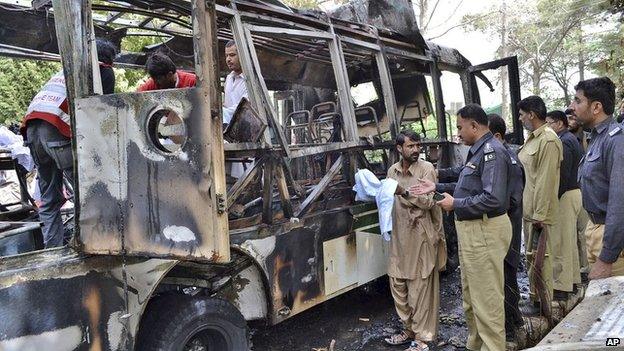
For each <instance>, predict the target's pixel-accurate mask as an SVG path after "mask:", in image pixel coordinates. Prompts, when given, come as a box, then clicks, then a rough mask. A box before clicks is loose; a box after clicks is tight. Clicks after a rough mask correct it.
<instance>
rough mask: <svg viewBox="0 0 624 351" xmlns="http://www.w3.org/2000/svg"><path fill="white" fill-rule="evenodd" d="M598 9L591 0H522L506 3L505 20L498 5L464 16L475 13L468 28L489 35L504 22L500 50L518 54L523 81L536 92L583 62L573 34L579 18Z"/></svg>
mask: <svg viewBox="0 0 624 351" xmlns="http://www.w3.org/2000/svg"><path fill="white" fill-rule="evenodd" d="M599 11H600V9H598V8H597V7H596V4H595V3H594V2H593V1H591V0H536V1H531V2H529V1H526V0H524V1H517V2H515V3H513V4H509V5H508V6H506V7H505V11H504V16H505V17H506V20H505V21H500V20H499V18H501V17H502V16H503V11H502V8H501V7H495V8H493V9H491V10H490V11H489V15H486V16H484V17H482V18H478V16H479V15H473V16H467V17H468V19H467V20H470V19H471V18H474V17H477V18H478V19H477V20H475V21H474V22H472V24H471V25H470V26H469V28H471V29H476V30H480V31H482V32H485V33H488V34H491V35H495V34H497V33H501V32H502V28H501V22H502V23H505V25H506V28H505V33H506V36H505V40H506V42H505V43H506V45H505V46H506V47H505V48H504V50H499V52H505V53H508V54H516V55H518V58H519V66H520V67H519V68H520V71H521V74H522V76H523V81H525V82H530V85H531V91H532V93H533V94H535V95H539V94H540V93H541V92H542V89H543V85H544V81H545V80H547V79H550V80H553V81H555V82H560V83H562V84H563V83H564V82H568V81H569V78H570V73H571V72H573V71H574V70H573V69H572V68H571V66H579V65H582V64H584V60H585V58H584V57H583V56H582V55H579V51H578V50H583V51H581V53H584V52H585V49H583V48H580V47H579V45H578V44H579V43H580V44H582V43H583V41H582V40H577V41H576V43H573V42H574V39H573V38H574V36H573V34H574V31H575V30H576V29H578V28H579V27H578V24H579V23H580V22H582V21H583V20H586V19H588V18H589V17H590V16H594V15H595V14H597V13H598V12H599ZM579 57H581V60H579ZM576 73H578V71H577V72H576ZM562 89H563V87H562ZM565 91H566V92H567V87H566V89H565ZM564 95H565V94H564Z"/></svg>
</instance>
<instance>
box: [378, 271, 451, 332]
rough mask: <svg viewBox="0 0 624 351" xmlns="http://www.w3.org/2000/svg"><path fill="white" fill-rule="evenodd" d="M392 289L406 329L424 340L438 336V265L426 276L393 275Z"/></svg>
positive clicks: (391, 280)
mask: <svg viewBox="0 0 624 351" xmlns="http://www.w3.org/2000/svg"><path fill="white" fill-rule="evenodd" d="M390 292H391V293H392V298H393V299H394V307H395V308H396V311H397V314H398V315H399V318H400V319H401V321H402V322H403V327H404V328H405V329H406V330H411V331H412V332H413V333H414V335H415V338H416V339H418V340H421V341H427V342H429V341H434V340H435V339H436V337H437V336H438V323H439V320H440V318H439V310H440V280H439V273H438V270H437V268H434V269H433V272H431V274H429V277H427V278H426V279H420V278H416V279H414V280H411V279H399V278H393V277H390Z"/></svg>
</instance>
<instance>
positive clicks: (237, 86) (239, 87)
mask: <svg viewBox="0 0 624 351" xmlns="http://www.w3.org/2000/svg"><path fill="white" fill-rule="evenodd" d="M225 63H226V64H227V66H228V68H229V69H230V70H231V72H230V74H228V75H227V77H226V78H225V98H224V99H223V124H229V123H230V121H231V120H232V117H233V116H234V112H235V111H236V107H237V106H238V104H239V103H240V101H241V99H242V98H243V97H244V98H247V99H248V98H249V97H248V95H247V86H246V82H245V81H246V78H245V75H244V74H243V70H242V69H241V65H240V61H239V59H238V51H237V49H236V43H234V41H233V40H230V41H228V42H227V44H225Z"/></svg>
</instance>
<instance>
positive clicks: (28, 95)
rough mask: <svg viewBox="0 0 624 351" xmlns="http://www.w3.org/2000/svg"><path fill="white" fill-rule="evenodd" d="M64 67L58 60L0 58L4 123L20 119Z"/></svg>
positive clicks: (0, 111) (1, 117)
mask: <svg viewBox="0 0 624 351" xmlns="http://www.w3.org/2000/svg"><path fill="white" fill-rule="evenodd" d="M60 69H61V65H60V64H59V63H56V62H44V61H33V60H16V59H9V58H0V123H2V124H3V125H10V124H15V123H20V122H21V120H22V118H24V115H25V113H26V110H27V109H28V105H29V104H30V101H31V100H32V98H33V97H34V96H35V95H37V93H38V92H39V90H40V89H41V87H42V86H43V85H44V84H45V83H46V82H47V81H48V80H49V79H50V77H52V75H54V74H55V73H56V72H58V71H59V70H60Z"/></svg>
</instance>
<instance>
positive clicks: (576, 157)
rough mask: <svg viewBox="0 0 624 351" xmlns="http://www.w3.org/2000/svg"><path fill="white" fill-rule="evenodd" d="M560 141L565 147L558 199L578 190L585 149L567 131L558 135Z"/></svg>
mask: <svg viewBox="0 0 624 351" xmlns="http://www.w3.org/2000/svg"><path fill="white" fill-rule="evenodd" d="M558 135H559V139H560V140H561V144H562V146H563V160H562V161H561V169H560V173H559V174H560V178H559V194H558V197H559V198H560V199H561V196H562V195H563V194H564V193H565V192H566V191H570V190H574V189H578V188H579V185H578V168H579V163H580V162H581V158H582V157H583V148H582V147H581V144H580V143H579V142H578V139H577V138H576V136H575V135H574V134H572V133H570V132H569V131H568V130H567V129H566V130H564V131H563V132H561V133H558Z"/></svg>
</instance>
